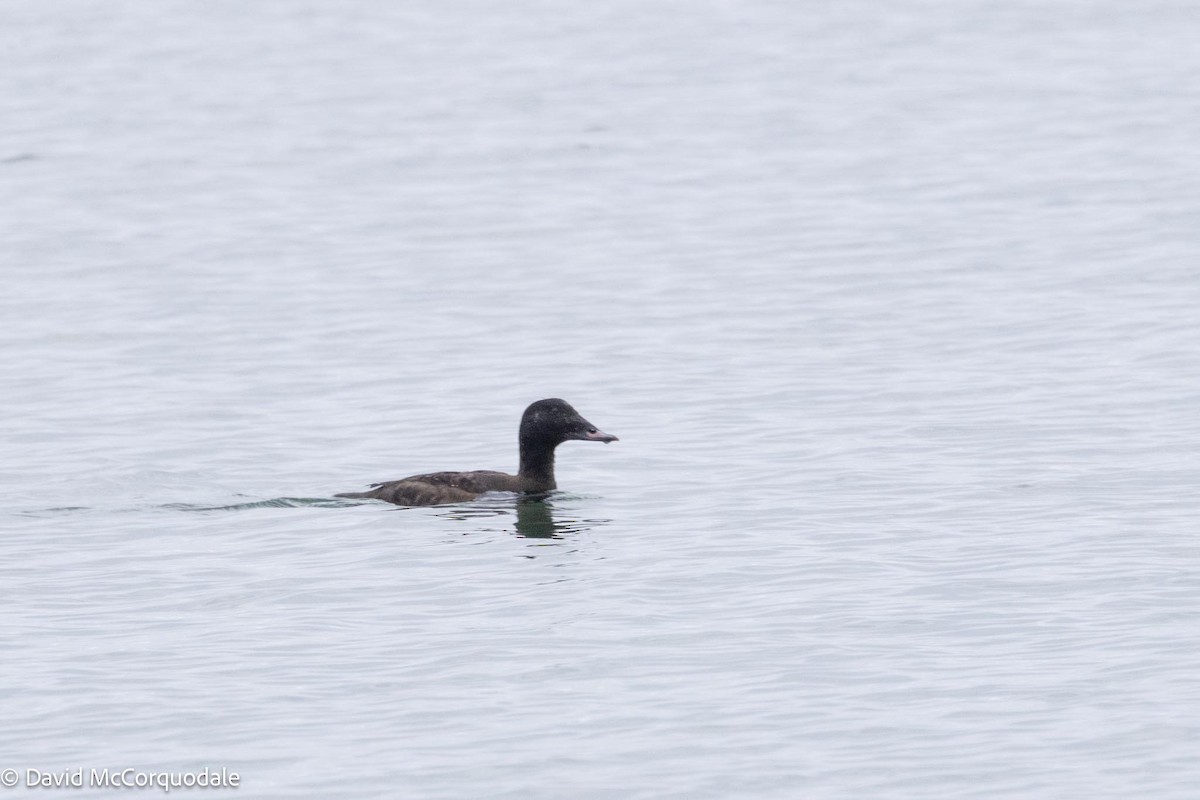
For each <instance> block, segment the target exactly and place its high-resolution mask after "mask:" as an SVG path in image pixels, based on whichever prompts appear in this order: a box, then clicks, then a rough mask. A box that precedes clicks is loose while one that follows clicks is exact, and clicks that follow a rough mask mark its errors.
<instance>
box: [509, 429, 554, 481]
mask: <svg viewBox="0 0 1200 800" xmlns="http://www.w3.org/2000/svg"><path fill="white" fill-rule="evenodd" d="M555 446H556V443H550V442H546V441H543V440H537V439H521V468H520V469H519V470H518V472H517V476H518V477H519V478H520V479H521V487H522V489H523V490H524V491H526V492H548V491H550V490H551V489H556V488H558V486H557V484H555V482H554V448H555Z"/></svg>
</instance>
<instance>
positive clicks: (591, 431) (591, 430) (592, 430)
mask: <svg viewBox="0 0 1200 800" xmlns="http://www.w3.org/2000/svg"><path fill="white" fill-rule="evenodd" d="M595 432H596V429H595V428H588V433H595Z"/></svg>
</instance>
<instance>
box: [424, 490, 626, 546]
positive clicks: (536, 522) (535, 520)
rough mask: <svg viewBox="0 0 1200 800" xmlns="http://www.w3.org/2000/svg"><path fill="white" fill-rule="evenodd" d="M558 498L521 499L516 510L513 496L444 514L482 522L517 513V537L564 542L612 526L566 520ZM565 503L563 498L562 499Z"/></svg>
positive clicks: (599, 521) (489, 499)
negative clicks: (590, 531)
mask: <svg viewBox="0 0 1200 800" xmlns="http://www.w3.org/2000/svg"><path fill="white" fill-rule="evenodd" d="M554 494H557V493H551V492H546V493H542V494H532V495H520V496H518V497H517V498H516V502H515V508H514V502H513V498H512V495H508V496H501V495H496V496H493V497H485V498H481V499H480V500H476V501H474V502H472V503H469V504H464V505H463V506H459V507H457V508H455V509H454V511H452V512H449V513H445V514H442V515H441V516H444V517H447V518H449V519H461V520H468V519H480V518H481V517H494V516H507V515H509V514H513V513H514V512H515V515H516V523H515V526H514V531H513V532H514V533H515V534H516V535H517V536H520V537H523V538H526V539H563V538H565V537H567V536H570V535H572V534H576V533H582V532H583V531H586V530H589V529H591V528H594V527H596V526H597V525H603V524H604V523H606V522H608V520H606V519H579V518H578V517H574V518H571V517H565V516H563V511H564V509H562V508H556V506H555V498H554V497H553V495H554ZM559 499H560V500H561V499H562V498H561V497H560V498H559Z"/></svg>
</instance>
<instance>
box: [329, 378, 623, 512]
mask: <svg viewBox="0 0 1200 800" xmlns="http://www.w3.org/2000/svg"><path fill="white" fill-rule="evenodd" d="M568 439H581V440H584V441H593V442H615V441H617V437H615V436H610V435H609V434H607V433H603V432H601V431H599V430H597V429H596V427H595V426H594V425H592V424H591V423H590V422H588V421H587V420H586V419H584V418H583V417H581V416H580V415H579V412H577V411H576V410H575V409H574V408H572V407H571V406H570V405H569V404H568V403H566V402H565V401H563V400H558V399H548V400H538V401H537V402H536V403H533V404H532V405H530V406H529V407H528V408H527V409H525V414H524V415H523V416H522V417H521V429H520V433H519V442H520V454H521V462H520V467H519V469H518V470H517V474H516V475H509V474H508V473H506V472H493V471H491V470H476V471H473V472H431V473H428V474H426V475H411V476H409V477H407V478H401V479H400V480H398V481H388V482H385V483H376V484H372V485H371V488H370V489H369V490H368V491H365V492H347V493H345V494H339V495H336V496H337V497H352V498H364V499H373V500H385V501H387V502H389V503H395V504H396V505H402V506H433V505H444V504H447V503H462V502H465V501H467V500H473V499H475V498H476V497H478V496H479V495H481V494H483V493H485V492H521V493H526V494H534V493H540V492H548V491H550V490H552V489H555V488H557V483H556V482H555V479H554V449H555V448H556V447H558V445H560V444H561V443H562V442H564V441H567V440H568Z"/></svg>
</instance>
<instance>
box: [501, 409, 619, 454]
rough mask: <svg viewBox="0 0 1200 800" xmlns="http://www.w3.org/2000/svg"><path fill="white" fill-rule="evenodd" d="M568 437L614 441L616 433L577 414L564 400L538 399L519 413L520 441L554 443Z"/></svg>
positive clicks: (594, 440)
mask: <svg viewBox="0 0 1200 800" xmlns="http://www.w3.org/2000/svg"><path fill="white" fill-rule="evenodd" d="M568 439H581V440H583V441H585V442H615V441H617V437H615V436H612V435H611V434H607V433H605V432H604V431H601V430H599V429H597V428H596V426H595V425H593V424H592V423H590V422H588V421H587V420H586V419H584V418H583V417H581V416H579V412H578V411H576V410H575V409H573V408H571V405H570V404H569V403H568V402H567V401H565V400H559V399H558V398H556V397H555V398H550V399H547V400H538V401H537V402H536V403H533V404H531V405H530V406H529V408H527V409H525V414H524V415H523V416H522V417H521V443H522V444H525V443H529V444H534V443H537V444H542V445H549V446H551V447H554V446H557V445H558V444H560V443H561V442H565V441H567V440H568Z"/></svg>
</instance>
